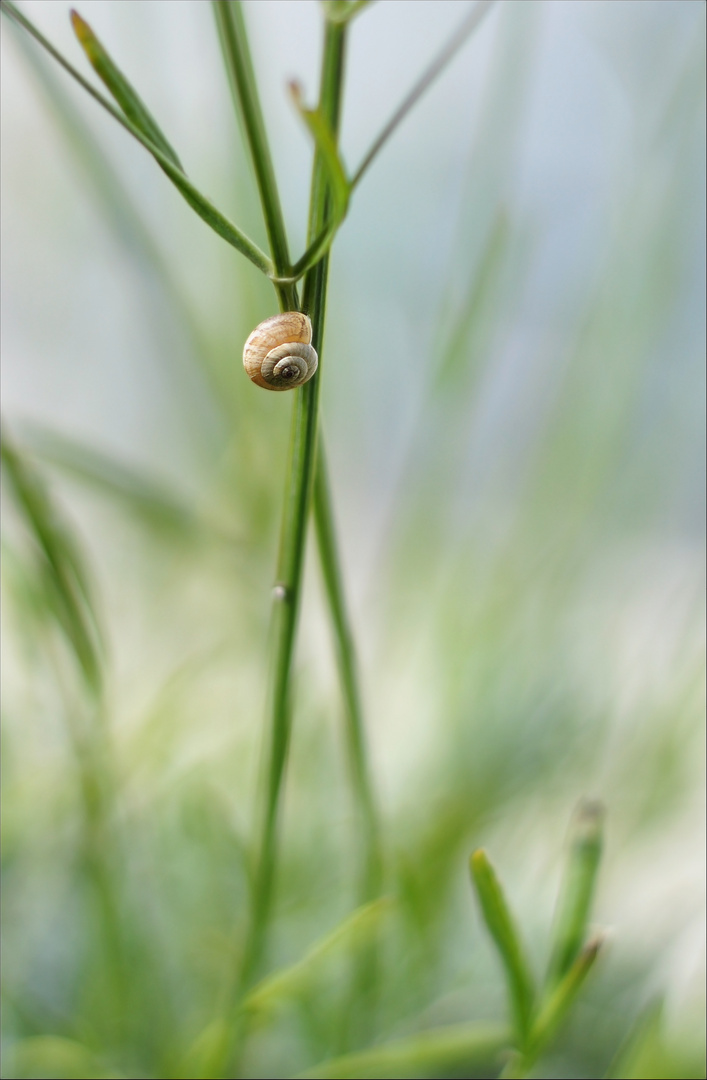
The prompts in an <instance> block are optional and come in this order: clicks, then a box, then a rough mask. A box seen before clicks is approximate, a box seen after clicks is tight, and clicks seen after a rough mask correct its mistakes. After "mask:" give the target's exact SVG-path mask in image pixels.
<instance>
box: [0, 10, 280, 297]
mask: <svg viewBox="0 0 707 1080" xmlns="http://www.w3.org/2000/svg"><path fill="white" fill-rule="evenodd" d="M0 8H1V9H2V11H3V12H4V14H5V15H7V16H8V17H9V18H11V19H14V21H15V22H16V23H18V25H20V26H21V27H22V28H23V29H24V30H26V31H27V33H28V34H30V35H31V36H32V37H33V38H34V39H35V41H38V42H39V44H40V45H41V46H42V47H43V48H44V49H46V50H47V52H48V53H49V54H50V55H51V56H53V57H54V59H55V60H56V61H57V63H59V64H61V66H62V67H63V68H64V70H65V71H68V73H69V74H70V75H71V77H72V78H73V79H75V80H76V81H77V82H78V83H79V85H80V86H82V87H83V89H84V90H85V91H86V92H87V93H88V94H90V95H91V97H92V98H94V99H95V100H96V101H97V102H98V103H99V105H101V106H102V107H103V108H104V109H105V110H106V112H109V113H110V115H111V116H112V117H113V118H114V119H115V120H117V121H118V123H119V124H120V125H121V126H122V127H124V128H125V130H126V131H129V132H130V134H131V135H132V136H133V138H135V139H137V141H138V142H139V143H140V144H141V145H142V146H144V147H145V149H146V150H148V151H149V152H150V153H151V154H152V156H153V157H154V159H155V161H156V162H157V163H158V165H160V166H161V168H162V170H163V172H165V173H166V175H167V176H168V177H169V179H170V180H171V181H172V183H173V184H174V186H175V187H176V188H177V190H178V191H179V192H180V194H181V195H182V198H183V199H184V200H185V201H186V202H187V203H188V204H189V206H191V208H192V210H194V211H195V212H196V213H197V214H198V215H199V217H200V218H201V219H202V221H205V222H206V224H207V225H208V226H209V227H210V228H211V229H213V230H214V232H215V233H218V235H219V236H220V237H221V238H222V239H223V240H225V241H226V243H228V244H230V245H231V246H232V247H234V248H236V250H237V251H240V253H241V254H242V255H245V257H246V258H247V259H249V260H250V262H252V263H253V265H254V266H257V268H258V269H259V270H260V271H262V273H264V274H266V275H267V276H268V277H270V276H272V270H273V267H272V263H271V261H270V259H269V258H268V257H267V255H266V254H265V253H264V252H263V251H261V250H260V248H259V247H258V246H257V244H255V243H254V242H253V241H252V240H251V239H250V238H249V237H248V236H246V235H245V233H243V232H241V230H240V229H239V228H238V227H237V226H236V225H234V224H233V222H232V221H229V219H228V218H227V217H225V216H224V215H223V214H222V213H221V211H220V210H218V209H217V208H216V207H215V206H214V205H213V203H211V202H210V201H209V200H208V199H207V198H206V196H205V195H202V193H201V192H200V191H199V190H198V188H196V187H195V186H194V185H193V184H192V183H191V181H190V180H189V179H188V178H187V176H186V174H185V173H183V172H182V170H181V168H179V166H177V165H175V164H174V161H173V160H172V159H171V158H170V157H168V156H167V155H166V154H165V153H164V152H163V151H162V150H161V149H160V148H159V147H158V146H156V145H155V143H154V142H153V141H152V140H151V139H149V138H148V137H147V135H145V134H144V132H143V131H141V130H140V128H139V127H137V126H136V125H135V124H134V123H133V122H132V120H129V119H128V117H127V116H125V115H124V114H123V113H122V112H120V111H119V110H118V109H116V108H115V107H114V106H113V105H112V104H111V103H110V101H108V100H107V98H104V97H103V95H102V94H100V93H99V92H98V91H97V90H96V88H95V87H93V86H91V84H90V83H89V82H88V81H87V80H86V79H84V77H83V75H81V74H80V73H79V72H78V71H77V70H76V68H74V66H73V65H72V64H70V63H69V61H68V60H66V59H65V58H64V57H63V56H62V54H61V53H60V52H59V51H58V50H57V49H55V48H54V46H53V45H52V44H51V43H50V42H49V41H48V40H47V39H46V38H45V37H44V35H43V34H42V33H40V31H39V30H37V28H36V27H35V26H34V24H33V23H31V22H30V20H29V19H27V18H26V17H25V16H24V15H23V14H22V13H21V12H20V11H18V10H17V8H16V7H15V5H14V4H13V3H11V0H0Z"/></svg>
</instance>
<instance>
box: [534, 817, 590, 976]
mask: <svg viewBox="0 0 707 1080" xmlns="http://www.w3.org/2000/svg"><path fill="white" fill-rule="evenodd" d="M603 824H604V808H603V807H602V806H601V804H600V803H597V802H589V801H586V802H584V803H582V804H581V805H580V807H579V809H578V811H577V815H576V818H575V821H574V823H573V828H572V840H571V848H570V852H569V858H568V860H567V868H566V872H565V880H564V882H563V886H562V889H561V892H560V899H559V902H558V908H557V914H556V917H555V928H554V931H553V937H552V946H551V953H550V964H549V967H548V973H547V977H546V987H547V990H548V991H551V990H552V989H553V987H555V986H556V985H557V983H558V982H559V981H560V980H561V979H562V978H563V977H564V976H565V975H566V974H567V972H568V971H569V970H570V968H571V967H572V964H573V963H574V961H575V959H576V958H577V956H578V955H579V952H580V950H581V948H582V946H583V944H584V941H585V939H586V935H587V926H588V923H589V916H590V912H591V907H592V900H593V898H594V891H595V887H596V881H597V873H598V870H599V863H600V861H601V853H602V843H603Z"/></svg>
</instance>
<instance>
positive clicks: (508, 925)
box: [471, 850, 535, 1046]
mask: <svg viewBox="0 0 707 1080" xmlns="http://www.w3.org/2000/svg"><path fill="white" fill-rule="evenodd" d="M471 878H472V881H473V883H474V887H475V889H476V895H477V897H478V900H479V904H480V906H481V913H482V915H483V918H484V922H485V923H486V929H487V930H488V932H489V934H490V935H491V937H492V938H493V940H494V943H495V945H496V948H497V949H498V952H499V955H500V957H501V961H502V963H503V968H504V971H505V974H506V982H507V984H508V993H509V998H510V1002H511V1011H512V1013H513V1015H514V1018H515V1026H516V1033H517V1037H518V1041H519V1044H520V1045H521V1046H523V1045H524V1044H525V1042H526V1041H527V1038H528V1034H529V1032H530V1022H531V1017H532V1012H533V1002H534V998H535V991H534V987H533V978H532V975H531V973H530V967H529V965H528V963H527V960H526V958H525V952H524V949H523V946H522V944H521V940H520V936H519V934H518V931H517V930H516V926H515V922H514V919H513V916H512V915H511V912H510V908H509V907H508V904H507V902H506V898H505V896H504V894H503V889H502V888H501V883H500V882H499V880H498V877H497V876H496V872H495V871H494V869H493V867H492V866H491V863H490V862H489V859H488V856H487V855H486V852H485V851H483V850H479V851H475V852H474V854H473V855H472V856H471Z"/></svg>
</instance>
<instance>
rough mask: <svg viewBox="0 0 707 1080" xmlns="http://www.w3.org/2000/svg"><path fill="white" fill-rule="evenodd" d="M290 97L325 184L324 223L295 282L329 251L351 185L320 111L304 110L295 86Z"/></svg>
mask: <svg viewBox="0 0 707 1080" xmlns="http://www.w3.org/2000/svg"><path fill="white" fill-rule="evenodd" d="M290 95H291V97H292V100H293V102H294V104H295V108H296V109H297V111H298V113H299V114H300V116H301V117H302V119H303V120H304V123H305V124H306V126H307V129H308V131H309V133H310V135H311V136H312V138H313V139H314V144H315V147H316V150H317V154H318V155H319V159H320V161H321V163H322V166H323V168H324V173H325V176H326V179H327V182H328V188H329V190H328V201H327V223H326V225H325V226H324V228H323V230H322V231H321V232H320V233H319V235H318V236H316V237H315V238H314V240H313V241H312V243H311V244H310V245H309V247H308V248H307V250H306V251H305V253H304V255H303V256H302V258H301V259H299V261H298V262H297V263H296V264H295V266H294V267H293V270H292V276H293V278H294V279H295V280H297V279H298V278H300V277H302V275H303V274H304V273H305V272H306V271H307V270H309V269H310V267H312V266H314V265H315V263H317V262H319V260H320V259H321V257H322V256H323V255H324V254H325V253H326V252H327V251H328V250H329V247H330V246H331V242H332V240H333V239H334V237H335V236H336V233H337V231H338V229H339V226H340V225H341V223H342V222H343V220H344V218H345V217H346V213H347V211H348V208H349V195H350V194H351V184H350V183H349V180H348V177H347V175H346V170H345V169H344V165H343V162H342V160H341V156H340V154H339V149H338V146H337V140H336V139H335V138H334V135H333V132H332V130H331V127H330V126H329V124H328V122H327V118H326V116H325V115H324V113H323V112H322V109H321V108H317V109H308V108H306V106H305V105H304V103H303V100H302V88H301V87H300V85H299V83H297V82H294V81H293V82H291V83H290Z"/></svg>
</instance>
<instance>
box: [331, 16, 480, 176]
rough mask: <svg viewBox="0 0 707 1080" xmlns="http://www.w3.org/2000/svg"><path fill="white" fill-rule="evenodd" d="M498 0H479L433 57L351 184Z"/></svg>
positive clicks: (374, 144) (362, 163)
mask: <svg viewBox="0 0 707 1080" xmlns="http://www.w3.org/2000/svg"><path fill="white" fill-rule="evenodd" d="M494 3H495V0H478V2H477V3H476V4H475V5H474V7H473V8H472V9H471V11H470V12H469V14H468V15H467V17H466V18H465V19H464V21H463V22H462V24H461V26H460V27H459V29H458V30H456V31H455V32H454V34H453V36H452V37H451V38H450V40H449V41H448V42H447V44H446V45H445V46H444V48H443V49H442V51H441V52H440V53H439V55H438V56H436V57H435V58H434V60H433V61H432V63H431V64H430V65H429V67H428V68H427V69H426V70H425V71H424V72H423V73H422V75H421V76H420V78H419V79H418V81H417V82H416V83H415V85H414V86H413V88H412V90H411V91H410V92H409V94H408V95H407V97H406V98H405V99H404V100H403V102H402V103H401V104H400V105H399V106H398V108H397V109H396V110H395V112H394V113H393V115H392V116H391V118H390V120H389V121H388V123H387V124H386V125H385V127H384V128H383V130H382V131H381V133H380V135H379V136H378V137H377V138H376V139H375V140H374V142H373V145H372V146H371V148H370V150H369V151H368V153H367V154H366V156H365V157H364V159H363V161H362V162H361V164H360V165H359V167H358V169H357V170H356V172H355V174H354V176H353V179H352V180H351V187H352V188H355V187H356V185H357V184H358V182H359V181H360V180H361V177H362V176H363V174H364V173H365V172H366V170H367V169H368V167H369V166H370V164H371V162H372V161H373V159H374V158H375V157H376V156H377V155H378V153H379V152H380V151H381V150H382V149H383V147H384V146H385V144H386V143H387V141H388V139H389V138H390V136H391V135H392V134H393V132H394V131H395V129H396V128H397V127H398V125H399V124H400V123H401V122H402V121H403V120H404V119H405V117H406V116H407V114H408V113H409V112H410V110H411V109H412V107H413V106H414V105H415V104H417V102H418V101H419V99H420V98H421V97H422V95H423V94H424V92H425V91H426V90H427V89H428V87H430V86H431V85H432V83H433V82H434V81H435V79H436V78H437V76H438V75H440V74H441V72H442V71H443V70H444V68H445V67H446V66H447V64H448V63H449V62H450V60H451V59H452V58H453V57H454V55H455V54H456V53H457V52H458V51H459V49H461V47H462V45H463V44H464V43H465V41H466V40H467V38H468V37H469V36H470V35H471V34H472V33H473V31H474V30H475V29H476V27H477V26H478V25H479V23H480V22H481V20H482V19H483V17H484V15H486V13H487V11H488V10H489V8H491V7H493V5H494Z"/></svg>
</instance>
